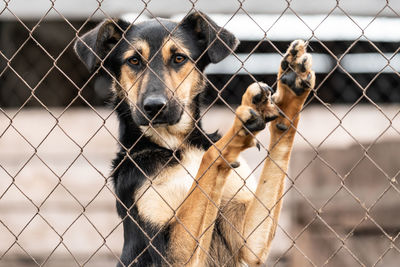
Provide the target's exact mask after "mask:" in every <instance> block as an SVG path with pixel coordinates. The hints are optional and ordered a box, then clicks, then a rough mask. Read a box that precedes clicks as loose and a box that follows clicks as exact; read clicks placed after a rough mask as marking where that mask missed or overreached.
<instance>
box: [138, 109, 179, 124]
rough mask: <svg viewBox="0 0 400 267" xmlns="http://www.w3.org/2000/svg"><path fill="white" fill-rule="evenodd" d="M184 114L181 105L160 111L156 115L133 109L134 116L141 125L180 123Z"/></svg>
mask: <svg viewBox="0 0 400 267" xmlns="http://www.w3.org/2000/svg"><path fill="white" fill-rule="evenodd" d="M182 114H183V108H182V107H180V106H175V107H169V108H167V109H165V110H164V111H162V112H160V113H158V114H157V115H155V116H154V117H152V118H150V116H146V115H145V114H143V112H140V111H137V110H136V111H133V112H132V117H133V119H134V121H135V123H136V124H137V125H139V126H152V127H157V128H158V127H167V126H172V125H175V124H177V123H179V121H180V119H181V117H182Z"/></svg>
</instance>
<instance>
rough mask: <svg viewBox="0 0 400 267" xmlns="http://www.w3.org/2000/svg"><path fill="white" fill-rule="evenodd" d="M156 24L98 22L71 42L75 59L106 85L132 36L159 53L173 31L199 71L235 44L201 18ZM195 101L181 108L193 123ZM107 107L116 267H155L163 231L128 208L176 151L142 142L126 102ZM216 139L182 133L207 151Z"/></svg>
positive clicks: (197, 129) (196, 131)
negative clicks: (119, 228)
mask: <svg viewBox="0 0 400 267" xmlns="http://www.w3.org/2000/svg"><path fill="white" fill-rule="evenodd" d="M161 22H162V23H163V26H162V25H160V23H159V21H157V20H150V21H147V22H142V23H139V24H135V25H130V24H129V23H127V22H124V21H121V20H116V21H112V20H106V21H103V22H102V23H101V24H99V26H97V27H96V28H95V29H93V30H92V31H90V32H89V33H87V34H85V35H83V36H82V37H81V38H80V39H78V40H77V41H76V43H75V50H76V53H77V54H78V56H79V58H80V59H81V60H82V61H83V63H84V64H85V65H86V66H87V68H88V69H89V70H90V71H92V72H93V71H101V73H102V74H103V75H105V77H108V78H110V80H115V81H119V78H120V75H121V67H122V66H123V65H124V64H126V62H124V60H123V59H122V55H123V54H124V52H125V51H127V50H128V49H131V48H130V46H129V43H128V41H129V40H133V38H135V37H137V36H139V37H140V38H141V39H144V40H146V42H147V43H148V44H149V45H150V51H153V52H154V51H158V50H159V47H160V46H161V42H162V40H164V38H165V37H166V36H168V34H169V31H172V30H173V29H174V28H176V27H178V28H177V29H176V30H175V32H174V36H177V37H178V38H180V40H182V41H183V42H184V43H185V45H186V46H187V47H189V48H190V53H191V55H190V57H191V59H192V60H194V61H195V62H196V64H197V67H198V68H199V69H200V70H204V68H205V67H206V66H207V65H208V64H209V63H216V62H218V61H220V60H222V59H223V58H225V57H226V56H228V55H229V54H230V52H231V51H232V50H234V49H235V48H236V46H237V44H238V41H237V39H236V38H235V37H234V36H233V35H232V34H231V33H230V32H228V31H226V30H225V29H222V28H220V27H219V26H218V25H216V24H215V23H214V22H213V21H212V20H211V19H210V18H208V17H207V16H206V15H204V14H202V13H193V14H190V15H188V16H187V17H186V18H185V19H184V20H183V21H182V22H181V23H180V24H178V23H175V22H171V21H167V20H161ZM166 29H167V30H166ZM121 38H122V39H121ZM153 52H151V53H153ZM151 56H152V55H150V57H151ZM162 64H163V63H162V61H160V59H155V60H153V61H152V62H151V63H150V64H149V68H151V69H153V70H154V71H155V72H157V71H161V69H160V68H162V66H161V65H162ZM153 83H157V79H156V78H155V77H152V78H151V81H150V86H153V87H154V88H155V89H157V88H156V87H157V86H158V87H159V86H160V85H159V84H157V85H156V84H153ZM116 86H117V87H118V85H116ZM155 89H154V90H155ZM148 90H150V89H148ZM200 96H201V94H199V95H197V96H195V98H194V99H193V101H192V104H191V105H190V106H189V107H185V109H187V111H189V112H190V113H191V115H192V116H193V117H194V118H195V119H196V121H199V117H200V103H199V102H200V101H199V99H200ZM113 107H114V108H116V112H117V115H118V119H119V143H120V148H119V152H118V153H117V155H116V157H115V159H114V160H113V162H112V168H113V172H112V178H113V183H114V188H115V193H116V195H117V197H118V199H117V204H116V205H117V212H118V215H119V216H120V217H121V219H122V220H123V227H124V246H123V251H122V255H121V258H120V263H119V264H118V266H128V265H130V266H150V265H154V266H160V265H162V264H163V263H165V262H164V259H165V258H166V257H167V256H166V249H167V246H168V240H169V228H168V225H166V226H164V227H157V226H155V225H153V224H151V223H150V222H148V221H146V220H144V219H143V218H141V217H140V216H139V215H138V210H137V207H136V204H135V203H133V200H134V197H133V196H134V195H135V193H136V191H137V190H138V188H140V186H141V185H143V183H144V182H145V181H146V179H149V178H148V177H150V176H152V175H154V174H156V173H157V172H158V171H159V170H161V169H165V168H167V167H170V166H174V165H176V164H178V160H180V158H181V155H182V151H180V150H176V151H173V150H170V149H168V148H165V147H161V146H159V145H157V144H156V143H154V142H152V140H150V139H149V138H148V137H146V136H144V135H143V133H142V132H141V130H140V127H139V126H138V125H140V124H141V123H138V122H137V120H136V119H135V116H133V114H132V110H131V107H130V105H129V104H128V102H127V100H126V99H121V98H120V97H118V96H115V99H114V101H113ZM179 116H180V115H179ZM219 138H220V136H219V135H218V134H217V133H213V134H206V133H204V131H203V130H202V128H201V122H198V123H197V124H196V125H195V126H194V128H193V129H192V130H191V131H190V132H189V133H187V138H186V143H187V144H188V145H189V146H196V147H199V148H202V149H204V150H207V149H208V148H209V147H210V145H211V143H212V142H216V141H217V140H218V139H219Z"/></svg>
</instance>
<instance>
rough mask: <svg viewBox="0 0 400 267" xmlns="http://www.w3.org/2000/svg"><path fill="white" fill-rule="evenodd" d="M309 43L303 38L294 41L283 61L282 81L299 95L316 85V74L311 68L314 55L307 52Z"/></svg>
mask: <svg viewBox="0 0 400 267" xmlns="http://www.w3.org/2000/svg"><path fill="white" fill-rule="evenodd" d="M306 47H307V44H306V43H305V42H304V41H302V40H296V41H293V42H292V43H291V44H290V46H289V48H288V50H287V52H286V54H285V56H284V57H283V59H282V62H281V75H280V77H279V79H280V81H281V82H282V83H284V84H286V85H287V86H288V87H289V88H290V89H292V91H293V92H294V93H295V94H296V95H297V96H301V95H302V94H303V93H304V92H305V91H306V90H310V89H311V88H313V87H314V83H315V74H314V72H313V71H312V70H311V66H312V57H311V55H310V54H308V53H307V52H306Z"/></svg>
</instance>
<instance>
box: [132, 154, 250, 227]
mask: <svg viewBox="0 0 400 267" xmlns="http://www.w3.org/2000/svg"><path fill="white" fill-rule="evenodd" d="M204 152H205V151H204V150H201V149H197V148H190V149H187V150H186V151H185V152H184V153H183V154H182V160H181V161H180V163H179V164H177V165H175V166H173V167H169V168H165V169H161V170H159V173H158V174H154V175H153V177H150V178H151V181H150V179H149V180H147V181H146V182H145V183H144V184H143V185H142V186H141V187H140V188H139V189H138V190H137V191H136V194H135V196H134V198H135V201H136V205H137V208H138V212H139V215H140V216H141V217H142V218H144V219H146V220H147V221H149V222H152V223H153V224H155V225H164V224H166V223H168V222H170V220H174V212H175V211H176V210H177V209H178V208H179V206H180V205H181V204H182V203H183V201H184V200H185V197H186V196H187V194H188V192H189V189H190V187H191V186H192V184H193V182H194V179H195V177H196V174H197V170H198V169H199V167H200V164H201V160H202V157H203V154H204ZM238 161H239V162H240V167H238V168H236V169H235V171H232V172H230V174H229V175H228V177H227V181H226V184H225V186H224V189H223V197H222V202H224V200H232V198H234V199H235V200H236V201H240V202H246V201H248V200H249V199H250V198H251V197H252V193H251V191H252V192H253V193H254V192H255V187H256V184H257V183H256V181H255V179H254V177H253V176H252V170H251V169H250V168H249V167H248V165H247V164H246V162H245V161H244V160H243V159H242V158H241V157H239V158H238Z"/></svg>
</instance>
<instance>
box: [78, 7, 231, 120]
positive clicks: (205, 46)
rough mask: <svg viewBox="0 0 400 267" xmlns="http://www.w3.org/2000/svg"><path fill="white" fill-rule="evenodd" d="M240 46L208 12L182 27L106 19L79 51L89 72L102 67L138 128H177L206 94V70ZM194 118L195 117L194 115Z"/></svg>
mask: <svg viewBox="0 0 400 267" xmlns="http://www.w3.org/2000/svg"><path fill="white" fill-rule="evenodd" d="M237 44H238V41H237V39H236V38H235V37H234V36H233V35H232V34H231V33H230V32H228V31H227V30H225V29H222V28H220V27H219V26H218V25H217V24H216V23H215V22H213V21H212V20H211V19H210V18H209V17H207V16H206V15H204V14H203V13H199V12H196V13H192V14H190V15H188V16H187V17H186V18H184V19H183V20H182V21H181V22H179V23H176V22H172V21H169V20H164V19H157V20H156V19H153V20H149V21H145V22H141V23H138V24H130V23H128V22H125V21H121V20H117V21H112V20H106V21H104V22H102V23H101V24H99V25H98V26H97V27H96V28H95V29H93V30H91V31H90V32H88V33H87V34H85V35H84V36H82V37H80V38H79V39H78V40H77V42H76V44H75V50H76V52H77V54H78V56H79V57H80V59H81V60H82V61H83V62H84V63H85V64H86V66H87V67H88V69H89V70H91V71H93V70H95V69H97V68H98V67H99V66H100V65H102V67H103V68H104V69H106V70H107V71H106V72H108V73H107V74H111V75H112V76H113V81H114V82H113V90H114V93H116V94H118V95H119V96H120V97H121V98H122V99H125V100H126V101H127V102H128V103H129V105H130V107H131V113H132V118H133V120H134V122H135V123H136V124H137V125H139V126H140V125H141V126H144V125H149V124H150V123H151V124H152V125H154V126H165V125H176V124H178V123H179V122H180V121H182V120H183V117H185V116H186V120H188V116H189V114H186V115H185V113H187V111H188V110H189V111H190V106H191V104H192V100H193V99H194V98H195V97H196V96H197V95H198V94H199V93H201V91H202V90H203V89H204V86H205V83H204V78H203V73H202V72H203V70H204V68H205V67H206V66H207V65H208V64H209V63H217V62H219V61H221V60H222V59H224V58H225V57H226V56H228V55H229V54H230V52H231V51H232V50H234V49H235V48H236V46H237ZM189 117H190V116H189Z"/></svg>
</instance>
